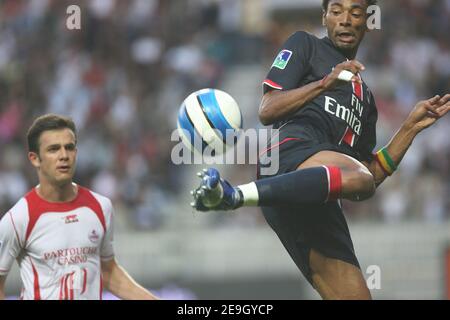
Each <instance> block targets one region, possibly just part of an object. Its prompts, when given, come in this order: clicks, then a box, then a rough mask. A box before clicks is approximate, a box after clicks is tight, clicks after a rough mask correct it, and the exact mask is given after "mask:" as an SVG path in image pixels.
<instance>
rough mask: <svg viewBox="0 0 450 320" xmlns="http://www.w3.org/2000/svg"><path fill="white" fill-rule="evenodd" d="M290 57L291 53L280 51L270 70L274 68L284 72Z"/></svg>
mask: <svg viewBox="0 0 450 320" xmlns="http://www.w3.org/2000/svg"><path fill="white" fill-rule="evenodd" d="M291 57H292V51H289V50H282V51H281V52H280V53H279V54H278V56H277V57H276V59H275V61H274V62H273V65H272V68H273V67H275V68H278V69H281V70H284V69H285V68H286V66H287V65H288V63H289V60H291Z"/></svg>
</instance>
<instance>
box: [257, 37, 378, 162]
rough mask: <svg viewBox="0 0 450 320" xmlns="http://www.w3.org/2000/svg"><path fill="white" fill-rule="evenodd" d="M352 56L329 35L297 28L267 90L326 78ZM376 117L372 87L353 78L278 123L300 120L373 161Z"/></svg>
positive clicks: (266, 82)
mask: <svg viewBox="0 0 450 320" xmlns="http://www.w3.org/2000/svg"><path fill="white" fill-rule="evenodd" d="M347 60H348V59H347V58H346V57H345V56H344V55H343V54H342V53H341V52H340V51H339V50H338V49H337V48H336V47H335V46H334V44H333V42H332V41H331V40H330V39H329V38H328V37H325V38H323V39H319V38H317V37H315V36H313V35H311V34H309V33H306V32H301V31H300V32H296V33H294V34H293V35H292V36H291V37H290V38H289V39H288V40H287V41H286V43H285V44H284V45H283V47H282V50H281V51H280V53H279V54H278V56H277V57H276V59H275V61H274V63H273V65H272V67H271V69H270V72H269V74H268V75H267V77H266V79H265V80H264V83H263V86H264V93H267V92H268V91H270V90H291V89H295V88H299V87H302V86H304V85H306V84H308V83H311V82H314V81H318V80H321V79H323V78H324V77H325V76H326V75H328V74H330V73H331V71H332V70H333V68H334V67H335V66H336V65H338V64H340V63H342V62H345V61H347ZM358 76H360V75H358ZM377 117H378V113H377V108H376V104H375V100H374V98H373V96H372V93H371V92H370V90H369V88H368V87H367V85H366V84H365V83H363V84H362V85H360V84H355V83H352V82H349V83H347V84H344V85H342V86H338V87H336V88H334V89H332V90H329V91H326V92H323V93H322V94H321V95H319V96H318V97H316V98H315V99H314V100H312V101H310V102H308V103H307V104H306V105H304V106H303V107H302V108H300V109H299V110H298V111H297V112H296V113H295V114H292V115H289V116H288V117H286V119H283V120H282V121H279V122H278V123H276V124H275V125H274V127H275V128H279V127H280V126H282V125H283V124H284V123H285V122H287V121H289V120H290V119H293V118H296V119H299V120H301V122H303V123H308V125H311V126H314V127H315V128H316V129H317V130H320V132H321V133H324V134H325V135H326V136H327V137H328V140H329V142H331V143H332V144H335V145H336V146H340V147H342V148H343V149H346V150H349V151H350V150H351V151H352V152H351V153H353V154H355V155H356V157H357V158H358V160H361V161H371V160H372V158H373V155H372V151H373V149H374V147H375V145H376V122H377Z"/></svg>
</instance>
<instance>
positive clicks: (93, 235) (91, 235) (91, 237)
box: [88, 230, 100, 243]
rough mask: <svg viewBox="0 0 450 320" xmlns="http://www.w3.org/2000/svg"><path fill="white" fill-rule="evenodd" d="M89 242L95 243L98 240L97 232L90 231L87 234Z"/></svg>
mask: <svg viewBox="0 0 450 320" xmlns="http://www.w3.org/2000/svg"><path fill="white" fill-rule="evenodd" d="M88 237H89V240H91V242H92V243H97V242H98V240H100V236H99V234H98V233H97V231H95V230H92V231H91V232H89V236H88Z"/></svg>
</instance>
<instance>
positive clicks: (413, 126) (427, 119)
mask: <svg viewBox="0 0 450 320" xmlns="http://www.w3.org/2000/svg"><path fill="white" fill-rule="evenodd" d="M449 110H450V94H447V95H445V96H444V97H440V96H435V97H433V98H431V99H428V100H424V101H420V102H419V103H417V105H416V106H415V107H414V109H413V110H412V111H411V113H410V114H409V116H408V118H407V119H406V120H405V122H404V123H403V125H402V126H401V128H400V129H399V130H398V131H397V133H396V134H395V135H394V137H393V138H392V139H391V141H390V142H389V143H388V145H387V146H386V147H384V148H382V149H381V150H380V151H378V152H377V154H376V156H375V160H373V161H372V162H371V163H365V164H366V166H367V167H368V168H369V170H370V172H371V173H372V175H373V176H374V179H375V183H376V185H377V186H378V185H380V184H381V183H382V182H383V181H384V180H385V179H386V178H387V177H388V176H390V175H391V174H392V173H393V172H394V171H395V170H396V169H397V166H398V165H399V164H400V162H401V161H402V159H403V157H404V155H405V154H406V151H408V149H409V147H410V146H411V143H412V142H413V140H414V138H415V137H416V136H417V135H418V134H419V133H420V132H422V131H423V130H425V129H426V128H429V127H430V126H432V125H433V124H435V123H436V121H438V120H439V119H440V118H442V117H443V116H445V115H446V114H447V112H449Z"/></svg>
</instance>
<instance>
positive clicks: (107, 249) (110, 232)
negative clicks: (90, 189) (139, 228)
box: [100, 200, 114, 261]
mask: <svg viewBox="0 0 450 320" xmlns="http://www.w3.org/2000/svg"><path fill="white" fill-rule="evenodd" d="M104 206H105V207H104V209H103V210H104V215H105V223H106V231H105V234H104V236H103V241H102V245H101V249H100V258H101V259H102V260H104V261H106V260H111V259H112V258H114V246H113V242H114V209H113V206H112V203H111V201H110V200H108V201H106V202H105V205H104Z"/></svg>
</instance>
